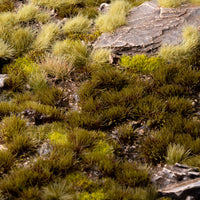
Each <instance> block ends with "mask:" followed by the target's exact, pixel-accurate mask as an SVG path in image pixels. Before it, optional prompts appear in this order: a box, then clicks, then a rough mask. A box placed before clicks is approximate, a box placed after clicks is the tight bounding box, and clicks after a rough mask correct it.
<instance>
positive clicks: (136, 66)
mask: <svg viewBox="0 0 200 200" xmlns="http://www.w3.org/2000/svg"><path fill="white" fill-rule="evenodd" d="M163 64H164V62H163V60H162V59H160V58H159V57H147V56H146V55H135V56H133V57H130V56H125V55H123V56H122V57H121V61H120V65H121V66H122V67H125V69H127V71H128V72H131V73H135V72H139V73H144V74H146V73H152V72H153V71H155V70H156V69H157V68H158V67H160V66H162V65H163Z"/></svg>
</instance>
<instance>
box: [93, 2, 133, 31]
mask: <svg viewBox="0 0 200 200" xmlns="http://www.w3.org/2000/svg"><path fill="white" fill-rule="evenodd" d="M130 8H131V4H130V3H129V2H128V1H126V0H117V1H113V2H112V3H111V5H110V10H109V11H108V13H106V14H103V15H99V17H97V18H96V20H95V23H96V26H97V27H98V28H99V30H100V31H101V32H111V31H114V30H115V29H116V28H118V27H120V26H122V25H124V24H126V15H127V14H128V11H129V10H130Z"/></svg>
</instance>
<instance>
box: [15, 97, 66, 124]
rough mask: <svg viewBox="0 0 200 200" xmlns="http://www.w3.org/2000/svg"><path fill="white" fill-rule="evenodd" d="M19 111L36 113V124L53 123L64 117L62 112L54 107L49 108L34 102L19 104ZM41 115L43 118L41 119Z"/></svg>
mask: <svg viewBox="0 0 200 200" xmlns="http://www.w3.org/2000/svg"><path fill="white" fill-rule="evenodd" d="M19 109H20V110H22V111H23V110H27V109H30V110H34V111H36V113H37V115H36V119H35V120H36V124H42V123H47V122H53V121H62V120H63V119H64V118H65V117H64V114H63V111H62V110H59V109H57V108H56V107H55V106H49V105H44V104H40V103H37V102H35V101H25V102H23V103H22V104H20V108H19ZM41 115H42V116H43V117H41Z"/></svg>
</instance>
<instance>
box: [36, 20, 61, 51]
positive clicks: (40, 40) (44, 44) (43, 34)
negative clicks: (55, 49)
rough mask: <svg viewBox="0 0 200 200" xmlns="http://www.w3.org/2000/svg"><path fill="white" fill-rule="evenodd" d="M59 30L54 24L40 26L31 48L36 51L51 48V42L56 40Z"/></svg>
mask: <svg viewBox="0 0 200 200" xmlns="http://www.w3.org/2000/svg"><path fill="white" fill-rule="evenodd" d="M59 34H60V29H59V27H58V25H56V24H54V23H48V24H45V25H43V26H42V29H41V31H40V32H39V34H38V35H37V37H36V40H35V41H34V43H33V47H34V48H35V49H36V50H44V49H48V48H50V47H51V45H52V44H53V42H54V41H55V40H56V39H57V38H58V36H59Z"/></svg>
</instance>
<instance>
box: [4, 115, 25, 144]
mask: <svg viewBox="0 0 200 200" xmlns="http://www.w3.org/2000/svg"><path fill="white" fill-rule="evenodd" d="M26 123H27V121H26V120H24V119H21V118H20V117H16V116H15V115H13V116H10V117H5V118H3V120H2V123H1V126H0V128H1V133H2V135H3V136H4V138H5V139H6V141H8V142H10V141H12V140H13V138H14V137H15V136H17V135H21V134H23V132H24V131H25V129H26V128H27V125H26Z"/></svg>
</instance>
